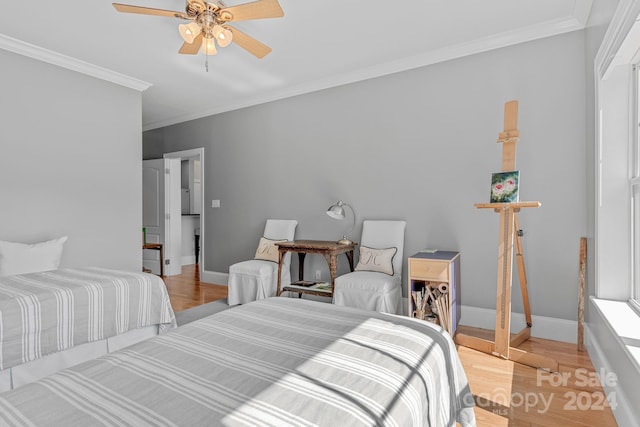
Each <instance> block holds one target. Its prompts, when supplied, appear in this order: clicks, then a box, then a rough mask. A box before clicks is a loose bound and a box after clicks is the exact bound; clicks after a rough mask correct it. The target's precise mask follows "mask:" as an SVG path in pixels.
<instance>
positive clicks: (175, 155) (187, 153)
mask: <svg viewBox="0 0 640 427" xmlns="http://www.w3.org/2000/svg"><path fill="white" fill-rule="evenodd" d="M162 157H163V158H165V159H180V160H190V159H195V160H200V260H201V261H200V272H201V273H202V272H203V271H204V269H205V268H204V260H205V245H204V241H205V236H206V234H205V232H204V223H205V221H204V215H205V200H204V186H205V179H204V169H205V168H204V147H200V148H192V149H190V150H181V151H173V152H170V153H164V154H163V155H162ZM177 244H178V245H181V244H182V242H177ZM196 261H197V260H196Z"/></svg>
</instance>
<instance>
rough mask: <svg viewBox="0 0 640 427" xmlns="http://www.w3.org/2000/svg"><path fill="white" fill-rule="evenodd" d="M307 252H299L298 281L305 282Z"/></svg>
mask: <svg viewBox="0 0 640 427" xmlns="http://www.w3.org/2000/svg"><path fill="white" fill-rule="evenodd" d="M306 255H307V254H306V252H298V280H304V257H305V256H306Z"/></svg>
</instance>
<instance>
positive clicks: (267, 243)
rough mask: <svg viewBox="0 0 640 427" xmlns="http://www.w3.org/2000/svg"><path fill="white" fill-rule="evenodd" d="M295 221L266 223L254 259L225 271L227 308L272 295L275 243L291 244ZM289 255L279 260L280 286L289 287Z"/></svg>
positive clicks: (276, 273) (272, 220) (273, 291)
mask: <svg viewBox="0 0 640 427" xmlns="http://www.w3.org/2000/svg"><path fill="white" fill-rule="evenodd" d="M297 225H298V221H296V220H288V219H268V220H267V223H266V225H265V227H264V235H263V237H262V238H260V241H259V242H258V249H257V250H256V255H255V257H254V259H252V260H248V261H242V262H238V263H236V264H233V265H232V266H230V267H229V282H228V283H229V297H228V298H229V299H228V300H229V305H236V304H246V303H248V302H251V301H255V300H259V299H264V298H268V297H272V296H275V295H276V288H277V286H278V249H277V247H276V246H275V245H274V243H275V242H277V241H283V240H293V238H294V235H295V231H296V226H297ZM290 264H291V253H287V254H286V255H285V256H284V258H283V260H282V284H283V286H286V285H288V284H289V283H291V271H290V268H289V266H290Z"/></svg>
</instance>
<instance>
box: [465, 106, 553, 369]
mask: <svg viewBox="0 0 640 427" xmlns="http://www.w3.org/2000/svg"><path fill="white" fill-rule="evenodd" d="M519 137H520V132H519V131H518V101H509V102H507V103H506V104H505V106H504V132H501V133H500V134H499V138H498V142H499V143H502V171H503V172H507V171H513V170H516V142H518V139H519ZM540 205H541V204H540V202H516V203H478V204H476V205H475V207H476V208H478V209H493V210H494V211H495V212H497V213H499V214H500V236H499V240H498V291H497V296H496V330H495V338H494V341H489V340H485V339H481V338H478V337H474V336H470V335H465V334H461V333H458V334H456V337H455V340H456V343H457V344H460V345H463V346H465V347H470V348H473V349H475V350H478V351H482V352H484V353H488V354H493V355H495V356H498V357H502V358H503V359H508V360H513V361H514V362H518V363H522V364H524V365H528V366H532V367H534V368H541V369H544V370H547V371H552V372H557V371H558V362H557V361H556V360H555V359H553V358H550V357H547V356H543V355H539V354H534V353H529V352H527V351H525V350H521V349H519V348H516V347H517V346H519V345H520V344H522V343H523V342H525V341H526V340H528V339H529V338H530V337H531V326H532V325H533V324H532V321H531V309H530V307H529V293H528V291H527V275H526V271H525V268H524V256H523V254H522V240H521V232H520V229H519V228H518V218H517V213H518V212H520V209H522V208H537V207H540ZM514 241H515V253H516V264H517V266H518V275H519V279H520V289H521V293H522V302H523V305H524V313H525V318H526V322H527V326H526V327H525V328H524V329H523V330H521V331H520V332H518V333H517V334H515V336H514V337H513V338H512V337H511V283H512V268H513V249H514V248H513V244H514Z"/></svg>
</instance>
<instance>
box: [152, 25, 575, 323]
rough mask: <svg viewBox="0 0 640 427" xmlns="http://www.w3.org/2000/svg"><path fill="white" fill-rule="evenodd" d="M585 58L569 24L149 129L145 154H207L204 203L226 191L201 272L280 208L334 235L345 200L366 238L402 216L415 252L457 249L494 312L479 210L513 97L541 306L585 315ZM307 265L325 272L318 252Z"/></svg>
mask: <svg viewBox="0 0 640 427" xmlns="http://www.w3.org/2000/svg"><path fill="white" fill-rule="evenodd" d="M585 60H586V59H585V34H584V32H583V31H579V32H573V33H569V34H565V35H561V36H556V37H552V38H546V39H542V40H538V41H534V42H529V43H526V44H521V45H517V46H512V47H507V48H503V49H498V50H494V51H489V52H486V53H482V54H477V55H473V56H469V57H465V58H461V59H458V60H453V61H448V62H445V63H441V64H436V65H432V66H428V67H423V68H419V69H415V70H410V71H405V72H402V73H397V74H394V75H389V76H384V77H380V78H376V79H371V80H368V81H364V82H359V83H354V84H349V85H345V86H341V87H336V88H332V89H327V90H323V91H319V92H315V93H310V94H306V95H301V96H297V97H292V98H288V99H284V100H280V101H276V102H271V103H267V104H263V105H258V106H254V107H250V108H245V109H241V110H237V111H232V112H228V113H224V114H218V115H215V116H211V117H206V118H202V119H198V120H194V121H191V122H187V123H181V124H177V125H173V126H170V127H166V128H162V129H156V130H152V131H148V132H145V134H144V137H143V141H144V143H143V146H144V154H143V156H144V157H145V158H154V157H161V156H162V153H164V152H170V151H177V150H183V149H188V148H196V147H206V150H205V153H206V158H205V178H204V179H205V185H206V194H205V200H206V201H205V206H210V205H211V202H210V200H211V199H220V200H221V207H220V208H218V209H212V208H210V207H207V208H206V212H205V224H206V232H207V236H206V259H205V260H204V266H205V269H206V270H210V271H218V272H227V271H228V267H229V265H230V264H232V263H234V262H237V261H240V260H244V259H248V258H250V257H252V256H253V253H254V251H255V246H256V244H257V241H258V238H259V236H260V235H261V232H262V228H263V227H264V221H265V219H266V218H270V217H271V218H273V217H278V218H294V219H297V220H298V222H299V225H298V229H297V234H296V237H297V238H304V239H338V238H339V237H340V234H341V230H342V229H343V226H342V224H341V223H340V222H338V221H335V220H332V219H331V218H329V217H328V216H326V215H325V214H324V211H325V210H326V208H327V207H328V206H329V205H331V204H332V203H334V202H335V201H336V200H338V199H343V200H344V201H346V202H348V203H351V204H353V206H354V207H355V209H356V211H357V214H358V225H357V226H356V230H357V231H358V232H357V233H355V234H354V236H353V237H354V238H355V240H356V241H357V240H358V238H359V230H360V228H361V222H362V219H383V218H384V219H386V218H389V219H395V218H398V219H405V220H406V221H407V231H406V240H405V255H406V256H409V255H411V254H413V253H415V252H417V251H418V250H420V249H422V248H426V247H430V248H439V249H448V250H458V251H460V252H461V261H462V288H463V289H462V303H463V304H465V305H470V306H475V307H482V308H489V309H491V308H495V289H496V268H497V243H498V215H497V214H495V213H494V212H493V211H491V210H478V209H476V208H475V207H474V204H475V203H481V202H487V201H488V198H489V183H490V178H491V173H492V172H497V171H499V170H500V167H501V148H502V147H501V146H500V145H499V144H497V143H496V139H497V137H498V133H499V132H500V131H501V130H502V127H503V108H504V103H505V102H506V101H508V100H512V99H517V100H519V102H520V114H519V129H520V131H521V140H520V142H519V145H518V162H517V165H518V169H519V170H520V173H521V193H520V196H521V200H539V201H541V202H542V207H541V208H539V209H525V210H523V211H522V212H521V214H520V225H521V227H522V228H524V230H525V236H524V240H523V242H524V252H525V260H526V265H527V273H528V281H529V295H530V298H531V305H532V310H533V312H534V313H535V314H538V315H543V316H551V317H557V318H566V319H575V318H576V308H575V307H576V304H577V274H578V271H577V270H578V269H577V260H578V248H579V239H580V237H581V236H583V235H585V233H586V213H585V206H586V191H587V186H586V176H585V175H586V172H585V168H586V165H585V161H586V159H585V137H586V136H585V129H586V124H585V109H586V104H585V84H586V82H585V72H584V66H585ZM307 260H308V262H309V265H307V266H305V268H306V269H308V271H312V270H314V269H315V268H322V269H323V276H324V277H327V276H328V273H327V268H326V265H325V263H324V261H323V260H322V258H321V257H314V256H308V257H307ZM293 268H295V264H293ZM346 270H347V264H346V261H345V260H341V261H340V266H339V273H342V272H345V271H346ZM294 271H295V270H294ZM404 271H405V273H406V257H405V262H404ZM405 276H406V274H405ZM516 276H517V274H515V273H514V280H515V282H514V293H513V308H514V311H519V312H521V311H522V303H521V298H520V294H519V290H518V289H519V288H518V281H517V277H516ZM405 293H406V291H405Z"/></svg>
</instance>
